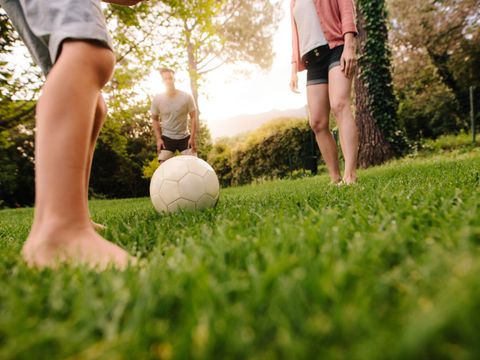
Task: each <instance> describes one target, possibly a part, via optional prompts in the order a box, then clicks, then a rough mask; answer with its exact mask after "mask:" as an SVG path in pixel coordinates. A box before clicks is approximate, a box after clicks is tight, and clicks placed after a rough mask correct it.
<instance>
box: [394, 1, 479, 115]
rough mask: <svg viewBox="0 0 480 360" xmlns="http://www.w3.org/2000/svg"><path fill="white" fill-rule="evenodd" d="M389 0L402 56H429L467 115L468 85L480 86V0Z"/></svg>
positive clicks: (402, 57)
mask: <svg viewBox="0 0 480 360" xmlns="http://www.w3.org/2000/svg"><path fill="white" fill-rule="evenodd" d="M388 4H389V9H390V12H391V14H392V23H393V27H392V43H393V45H394V47H395V51H396V53H397V54H398V56H400V57H399V59H400V60H401V59H405V61H409V59H410V58H411V57H412V56H415V55H417V56H418V54H421V55H423V56H426V57H428V58H429V61H428V62H430V63H431V64H432V65H433V66H434V67H435V69H436V74H437V75H438V76H439V78H440V79H441V81H442V82H443V84H444V85H445V86H446V87H447V88H449V89H450V91H451V92H452V94H453V95H454V97H455V99H456V101H457V102H458V105H459V107H458V112H459V114H460V115H461V116H462V117H464V118H466V117H467V116H468V112H469V96H468V87H469V86H471V85H473V86H476V87H477V89H480V72H479V71H478V66H480V12H479V11H478V9H479V8H480V0H426V1H418V2H412V1H408V0H388ZM412 54H414V55H412ZM414 76H415V75H413V74H412V78H414ZM427 91H428V90H427Z"/></svg>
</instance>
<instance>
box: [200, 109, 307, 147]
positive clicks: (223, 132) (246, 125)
mask: <svg viewBox="0 0 480 360" xmlns="http://www.w3.org/2000/svg"><path fill="white" fill-rule="evenodd" d="M306 117H307V111H306V108H305V107H301V108H298V109H288V110H276V109H275V110H271V111H268V112H265V113H262V114H255V115H238V116H234V117H231V118H228V119H225V120H223V121H215V122H211V123H208V127H209V129H210V132H211V134H212V137H213V138H214V139H216V138H219V137H224V136H235V135H238V134H241V133H245V132H249V131H252V130H255V129H257V128H258V127H260V126H261V125H263V124H265V123H267V122H269V121H272V120H275V119H279V118H301V119H302V118H306Z"/></svg>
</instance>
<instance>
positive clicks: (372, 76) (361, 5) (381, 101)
mask: <svg viewBox="0 0 480 360" xmlns="http://www.w3.org/2000/svg"><path fill="white" fill-rule="evenodd" d="M357 5H358V15H357V16H358V26H359V36H358V41H359V54H360V56H359V61H358V64H359V71H358V73H357V78H356V81H355V96H356V107H357V113H356V117H357V124H358V129H359V140H360V141H359V143H360V147H359V154H358V163H359V166H361V167H368V166H372V165H378V164H381V163H383V162H385V161H387V160H389V159H391V158H392V157H394V156H398V155H400V154H402V152H403V151H404V150H405V148H406V141H405V139H404V137H403V135H402V132H401V131H400V129H399V126H398V122H397V118H396V107H397V103H396V99H395V95H394V93H393V85H392V76H391V72H390V51H389V48H388V44H387V40H388V30H387V26H386V18H387V15H386V11H385V3H384V0H359V1H357Z"/></svg>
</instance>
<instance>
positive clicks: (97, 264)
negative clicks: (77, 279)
mask: <svg viewBox="0 0 480 360" xmlns="http://www.w3.org/2000/svg"><path fill="white" fill-rule="evenodd" d="M22 255H23V258H24V259H25V261H26V262H27V264H28V265H30V266H32V267H38V268H45V267H50V268H55V267H57V266H59V265H61V264H63V263H68V264H72V265H85V266H88V267H90V268H93V269H98V270H104V269H106V268H108V267H114V268H116V269H120V270H122V269H125V268H126V267H127V266H128V265H129V264H133V263H135V262H136V259H135V258H134V257H132V256H130V255H129V254H128V253H127V252H126V251H125V250H123V249H121V248H120V247H119V246H117V245H115V244H113V243H111V242H109V241H107V240H105V239H104V238H102V237H101V236H100V235H98V234H97V233H96V232H95V231H94V230H93V228H92V227H91V226H88V227H83V228H82V227H80V228H73V227H72V226H63V227H58V226H56V227H52V226H50V227H48V228H45V227H44V228H42V229H41V230H40V229H38V227H37V229H36V231H35V232H34V233H33V232H32V233H30V235H29V237H28V239H27V241H26V243H25V245H24V246H23V249H22Z"/></svg>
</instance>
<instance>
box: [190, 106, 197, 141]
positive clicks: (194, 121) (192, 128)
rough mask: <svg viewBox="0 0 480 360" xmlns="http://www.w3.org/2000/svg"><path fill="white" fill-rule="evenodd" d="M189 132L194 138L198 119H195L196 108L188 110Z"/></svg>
mask: <svg viewBox="0 0 480 360" xmlns="http://www.w3.org/2000/svg"><path fill="white" fill-rule="evenodd" d="M189 115H190V134H191V136H193V137H194V138H196V137H197V128H198V121H197V110H193V111H190V113H189Z"/></svg>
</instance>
